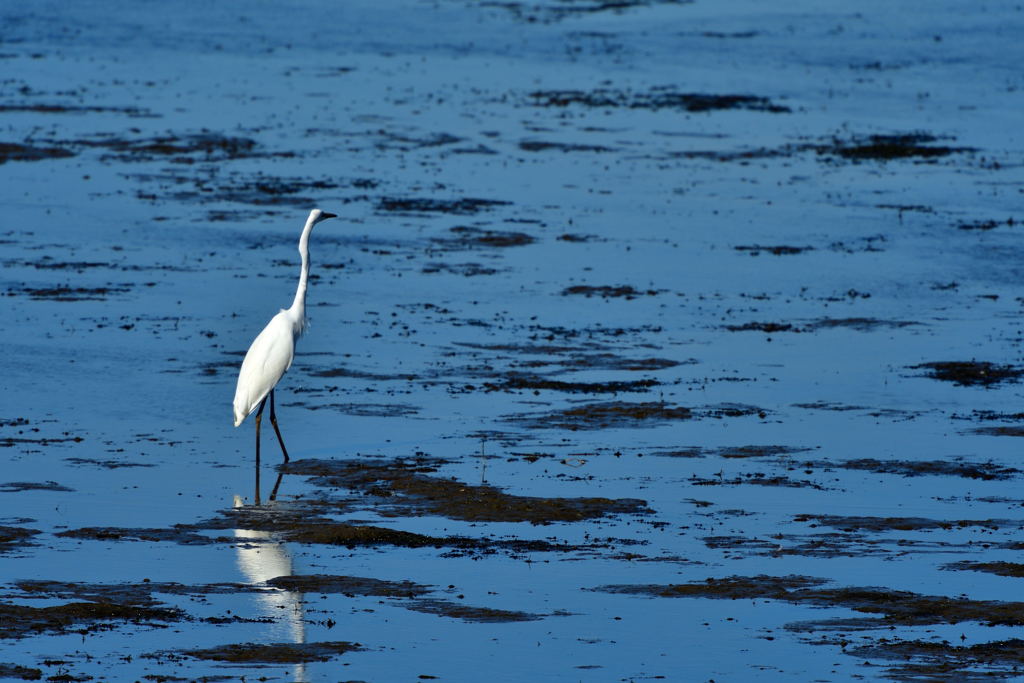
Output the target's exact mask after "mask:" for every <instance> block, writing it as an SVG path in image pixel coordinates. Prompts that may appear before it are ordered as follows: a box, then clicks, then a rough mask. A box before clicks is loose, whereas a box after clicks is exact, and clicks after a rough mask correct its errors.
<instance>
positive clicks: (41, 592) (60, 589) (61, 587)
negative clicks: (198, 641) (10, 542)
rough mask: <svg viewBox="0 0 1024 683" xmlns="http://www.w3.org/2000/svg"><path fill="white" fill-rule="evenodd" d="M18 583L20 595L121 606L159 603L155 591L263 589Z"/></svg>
mask: <svg viewBox="0 0 1024 683" xmlns="http://www.w3.org/2000/svg"><path fill="white" fill-rule="evenodd" d="M14 586H15V587H16V588H17V589H18V590H20V591H22V593H23V595H19V596H18V597H19V598H40V597H43V598H48V599H59V600H81V601H85V602H96V603H113V604H117V605H135V606H139V605H144V606H154V605H159V604H160V601H159V600H157V599H156V598H154V597H153V594H154V593H165V594H169V595H211V594H224V593H250V592H254V591H259V590H261V589H260V588H258V587H254V586H251V585H249V584H242V583H215V584H205V585H187V584H182V583H167V582H164V583H159V582H155V581H143V582H142V583H75V582H69V581H50V580H45V579H23V580H20V581H16V582H15V583H14Z"/></svg>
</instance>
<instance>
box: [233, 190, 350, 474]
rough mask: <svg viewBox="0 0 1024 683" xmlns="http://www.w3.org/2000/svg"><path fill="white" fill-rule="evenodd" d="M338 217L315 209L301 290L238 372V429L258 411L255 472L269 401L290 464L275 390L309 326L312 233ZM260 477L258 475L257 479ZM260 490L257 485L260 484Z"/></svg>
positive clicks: (302, 245) (302, 243) (303, 245)
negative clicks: (282, 436)
mask: <svg viewBox="0 0 1024 683" xmlns="http://www.w3.org/2000/svg"><path fill="white" fill-rule="evenodd" d="M334 217H335V214H333V213H327V212H325V211H321V210H320V209H313V210H312V211H310V213H309V218H307V219H306V225H305V227H303V228H302V236H301V237H299V254H300V255H301V256H302V270H301V271H300V273H299V287H298V289H297V290H296V291H295V301H293V302H292V305H291V308H283V309H281V311H280V312H279V313H278V314H277V315H275V316H274V317H273V318H271V319H270V322H269V323H267V326H266V327H264V328H263V331H262V332H260V333H259V335H257V337H256V339H255V340H254V341H253V343H252V346H250V347H249V350H248V351H247V352H246V353H245V360H243V361H242V369H241V370H240V371H239V372H238V387H237V388H236V389H235V426H236V427H237V426H238V425H240V424H242V421H243V420H245V418H246V417H248V415H249V414H250V413H251V412H252V411H254V410H256V408H257V407H258V408H259V410H257V411H256V469H257V473H258V472H259V466H260V419H261V418H262V416H263V406H264V405H265V404H266V402H267V398H268V397H269V398H270V424H272V425H274V433H275V434H277V441H278V443H280V444H281V453H282V454H283V455H284V461H285V462H288V451H287V449H285V447H284V439H282V438H281V430H280V429H278V427H277V415H276V414H275V412H274V387H275V386H276V385H277V383H278V382H279V381H280V380H281V377H283V376H284V373H285V372H286V371H287V370H288V368H290V367H291V365H292V359H294V358H295V340H296V339H298V338H299V335H300V334H302V331H303V329H305V327H306V281H307V280H308V278H309V233H311V232H312V231H313V226H314V225H316V224H317V223H319V222H320V221H323V220H326V219H328V218H334ZM258 476H259V475H258V474H257V477H258ZM257 489H258V485H257Z"/></svg>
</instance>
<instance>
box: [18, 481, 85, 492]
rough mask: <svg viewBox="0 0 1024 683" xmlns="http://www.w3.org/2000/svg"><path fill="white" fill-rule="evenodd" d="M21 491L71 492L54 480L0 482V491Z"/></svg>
mask: <svg viewBox="0 0 1024 683" xmlns="http://www.w3.org/2000/svg"><path fill="white" fill-rule="evenodd" d="M22 491H65V492H73V491H74V489H72V488H68V487H67V486H64V485H63V484H58V483H57V482H55V481H8V482H5V483H3V484H0V493H20V492H22Z"/></svg>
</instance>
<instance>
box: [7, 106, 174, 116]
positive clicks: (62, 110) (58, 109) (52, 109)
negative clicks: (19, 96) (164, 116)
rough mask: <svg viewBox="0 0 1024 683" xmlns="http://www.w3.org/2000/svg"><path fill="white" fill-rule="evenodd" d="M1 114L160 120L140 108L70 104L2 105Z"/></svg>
mask: <svg viewBox="0 0 1024 683" xmlns="http://www.w3.org/2000/svg"><path fill="white" fill-rule="evenodd" d="M0 112H32V113H35V114H106V113H114V114H127V115H128V116H130V117H132V118H158V116H157V115H156V114H154V113H152V112H151V111H149V110H148V109H140V108H139V107H96V106H82V105H68V104H0Z"/></svg>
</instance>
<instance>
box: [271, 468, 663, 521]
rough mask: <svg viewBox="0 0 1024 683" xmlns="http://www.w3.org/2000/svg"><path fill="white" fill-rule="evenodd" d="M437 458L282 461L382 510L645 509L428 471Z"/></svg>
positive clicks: (571, 517)
mask: <svg viewBox="0 0 1024 683" xmlns="http://www.w3.org/2000/svg"><path fill="white" fill-rule="evenodd" d="M440 464H441V461H437V460H429V459H407V460H403V459H397V460H387V459H382V458H375V459H372V460H369V459H362V460H359V461H357V462H351V461H334V460H299V461H296V462H291V463H288V464H287V465H285V466H283V468H282V469H283V471H284V472H286V473H288V474H304V475H308V476H312V477H313V479H312V482H313V483H314V484H316V485H317V486H320V487H325V488H346V489H349V490H352V491H356V492H359V493H362V494H363V495H370V496H375V497H376V498H378V499H379V501H378V502H375V508H376V509H377V511H378V513H380V514H384V515H401V516H411V515H424V514H428V515H441V516H444V517H448V518H451V519H461V520H466V521H474V522H531V523H533V524H548V523H551V522H575V521H580V520H584V519H592V518H596V517H603V516H606V515H610V514H621V513H643V512H649V510H648V508H647V504H646V503H645V502H644V501H642V500H636V499H632V498H624V499H609V498H544V497H536V496H518V495H513V494H509V493H505V492H503V491H501V489H499V488H497V487H494V486H487V485H474V484H467V483H465V482H461V481H457V480H454V479H449V478H447V477H438V476H431V472H433V471H434V470H435V469H436V468H437V467H438V466H439V465H440Z"/></svg>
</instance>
